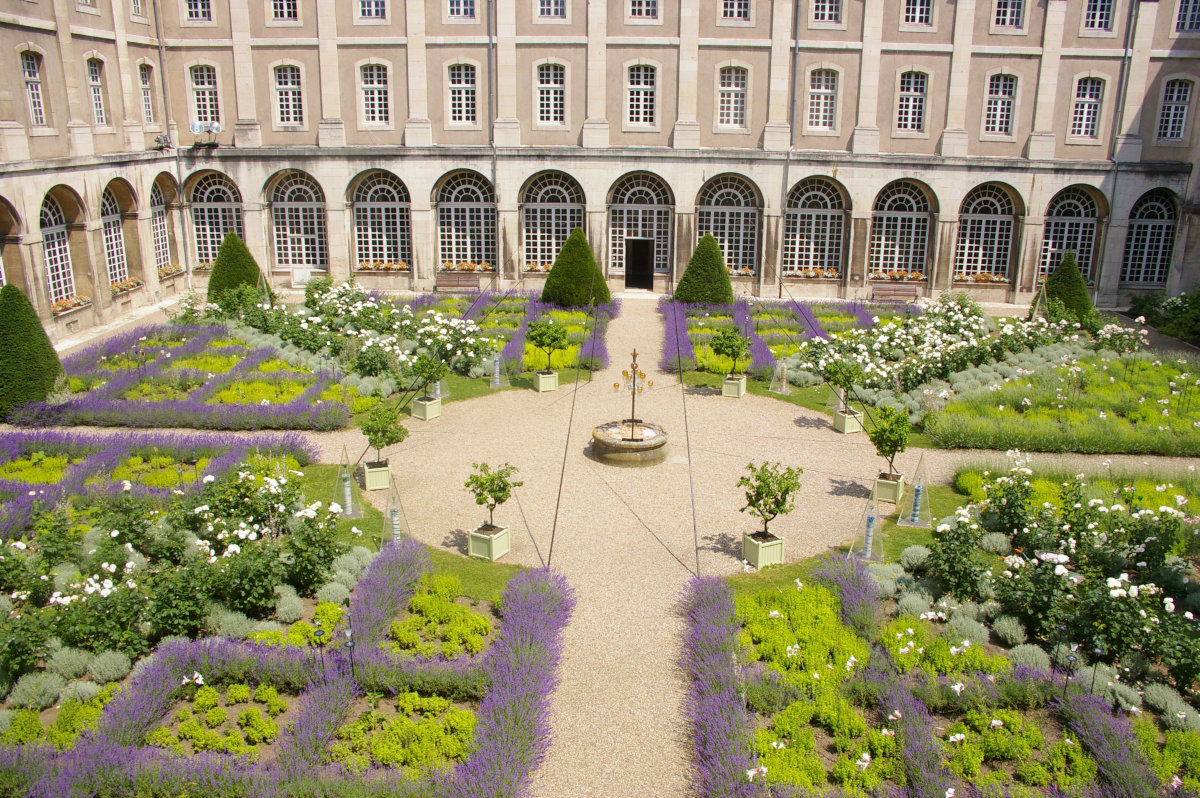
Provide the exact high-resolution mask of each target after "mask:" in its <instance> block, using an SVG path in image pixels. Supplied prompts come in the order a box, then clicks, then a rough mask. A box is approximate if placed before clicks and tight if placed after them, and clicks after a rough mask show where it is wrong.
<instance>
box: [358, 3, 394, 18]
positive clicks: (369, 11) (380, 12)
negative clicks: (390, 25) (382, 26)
mask: <svg viewBox="0 0 1200 798" xmlns="http://www.w3.org/2000/svg"><path fill="white" fill-rule="evenodd" d="M358 16H359V17H361V18H362V19H387V0H358Z"/></svg>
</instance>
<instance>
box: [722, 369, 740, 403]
mask: <svg viewBox="0 0 1200 798" xmlns="http://www.w3.org/2000/svg"><path fill="white" fill-rule="evenodd" d="M745 395H746V375H745V374H743V375H742V376H740V377H726V378H725V379H724V380H722V382H721V396H731V397H733V398H734V399H740V398H742V397H743V396H745Z"/></svg>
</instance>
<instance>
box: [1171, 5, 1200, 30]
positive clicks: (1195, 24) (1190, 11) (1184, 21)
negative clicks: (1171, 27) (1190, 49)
mask: <svg viewBox="0 0 1200 798" xmlns="http://www.w3.org/2000/svg"><path fill="white" fill-rule="evenodd" d="M1175 30H1176V31H1177V32H1178V33H1200V0H1179V16H1178V17H1176V18H1175Z"/></svg>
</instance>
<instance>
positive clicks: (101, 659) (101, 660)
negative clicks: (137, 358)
mask: <svg viewBox="0 0 1200 798" xmlns="http://www.w3.org/2000/svg"><path fill="white" fill-rule="evenodd" d="M131 667H133V663H132V662H130V661H129V657H127V656H126V655H125V654H122V653H121V652H120V651H101V652H100V653H99V654H97V655H96V656H95V657H93V658H92V661H91V662H90V663H88V675H89V676H91V677H92V678H93V679H95V680H96V681H97V682H99V683H100V684H107V683H109V682H117V681H120V680H121V679H124V678H125V676H126V674H128V673H129V669H130V668H131Z"/></svg>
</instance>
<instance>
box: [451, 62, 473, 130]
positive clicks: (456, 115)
mask: <svg viewBox="0 0 1200 798" xmlns="http://www.w3.org/2000/svg"><path fill="white" fill-rule="evenodd" d="M450 121H451V123H453V124H459V125H470V124H474V123H475V67H473V66H471V65H469V64H455V65H454V66H452V67H450Z"/></svg>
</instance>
